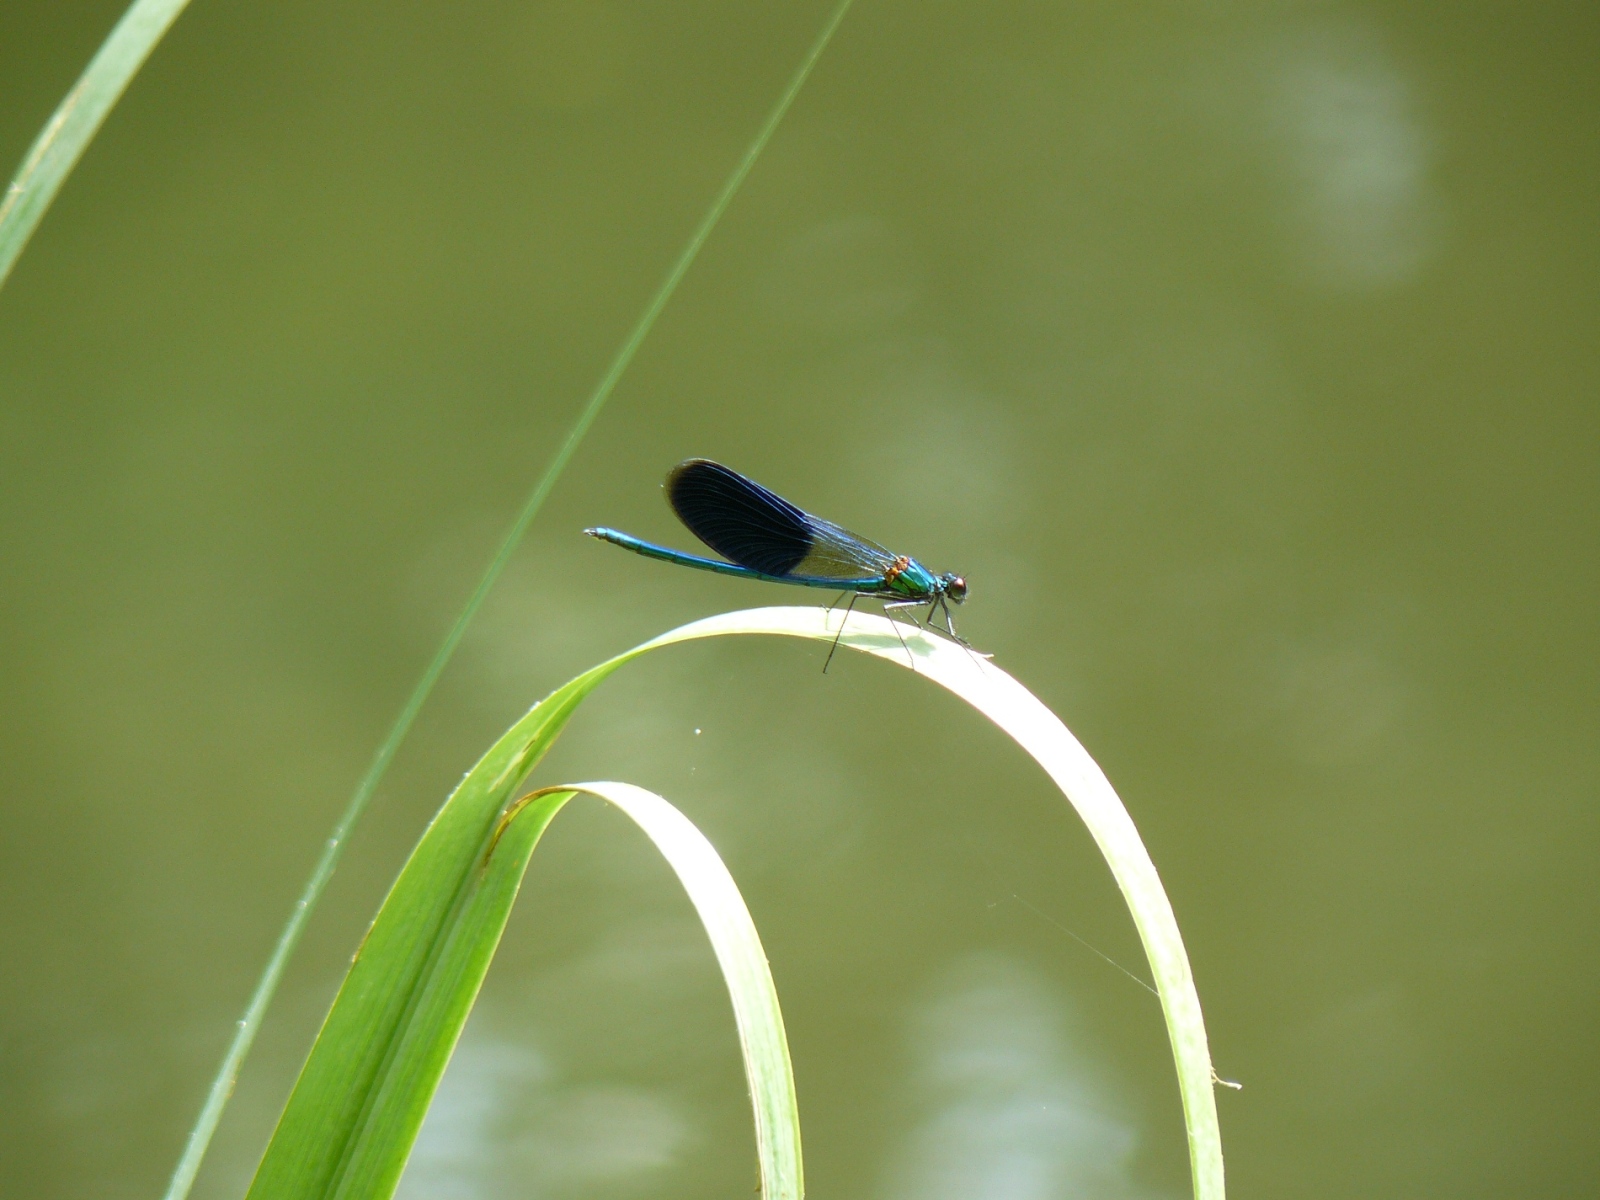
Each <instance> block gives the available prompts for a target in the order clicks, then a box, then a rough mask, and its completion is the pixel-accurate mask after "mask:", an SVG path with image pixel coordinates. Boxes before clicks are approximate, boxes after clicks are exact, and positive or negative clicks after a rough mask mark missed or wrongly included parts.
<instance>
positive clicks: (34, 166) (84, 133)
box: [0, 0, 189, 287]
mask: <svg viewBox="0 0 1600 1200" xmlns="http://www.w3.org/2000/svg"><path fill="white" fill-rule="evenodd" d="M188 5H189V0H134V3H133V4H132V5H131V6H130V7H129V8H128V11H127V12H125V13H123V14H122V20H120V21H118V22H117V25H116V28H115V29H113V30H112V31H111V35H110V36H109V37H107V38H106V40H105V41H104V43H102V44H101V46H100V50H99V52H98V53H96V54H95V56H94V58H92V59H91V60H90V61H89V65H88V66H87V67H86V68H84V72H83V74H82V75H80V76H79V77H78V82H77V83H75V84H73V85H72V90H71V91H70V92H68V93H67V95H66V98H65V99H63V100H62V101H61V104H60V106H59V107H57V109H56V111H55V112H54V113H52V114H51V116H50V120H49V121H48V122H46V123H45V127H44V128H43V129H42V130H40V132H39V136H38V137H37V138H35V139H34V142H33V145H32V146H30V147H29V148H28V153H27V154H26V155H25V156H24V157H23V160H22V165H21V166H20V167H18V168H17V174H16V177H15V178H13V179H12V181H11V186H10V187H9V188H7V189H6V196H5V199H4V200H3V201H0V287H4V286H5V281H6V277H7V276H9V275H10V274H11V268H12V265H13V264H15V263H16V261H17V256H18V255H20V254H21V253H22V251H23V248H24V247H25V246H27V244H28V239H29V238H31V237H32V236H33V231H34V230H35V229H37V228H38V227H39V222H40V221H42V220H43V219H44V214H45V212H46V210H47V209H49V207H50V202H51V201H52V200H54V199H55V198H56V193H57V192H59V191H60V190H61V185H62V184H63V183H65V182H66V179H67V176H68V175H70V174H71V173H72V168H73V167H75V166H77V165H78V160H79V159H80V158H82V157H83V152H84V150H86V149H87V148H88V146H89V143H90V141H92V140H93V138H94V135H95V134H96V133H98V132H99V130H100V126H101V125H102V124H103V123H104V121H105V119H106V115H107V114H108V113H110V111H111V109H112V108H113V106H115V104H116V103H117V101H118V100H119V99H121V98H122V93H123V92H124V91H125V90H127V87H128V84H129V83H130V82H131V81H132V79H133V77H134V76H135V75H137V74H138V73H139V68H140V67H142V66H144V60H145V59H147V58H149V57H150V52H151V51H152V50H154V49H155V48H156V43H157V42H159V41H160V40H161V39H162V37H163V36H164V35H165V34H166V32H167V30H168V29H170V28H171V27H172V23H173V22H174V21H176V20H177V19H178V16H179V14H181V13H182V12H183V10H184V9H185V8H187V7H188Z"/></svg>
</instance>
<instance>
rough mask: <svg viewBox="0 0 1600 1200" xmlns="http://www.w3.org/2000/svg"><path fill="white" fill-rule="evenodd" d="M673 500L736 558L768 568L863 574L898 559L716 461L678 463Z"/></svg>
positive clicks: (694, 526) (772, 571)
mask: <svg viewBox="0 0 1600 1200" xmlns="http://www.w3.org/2000/svg"><path fill="white" fill-rule="evenodd" d="M667 500H668V501H669V502H670V503H671V505H672V509H673V511H674V512H676V513H677V514H678V519H679V520H681V521H682V522H683V523H684V524H685V525H687V526H688V527H689V532H691V533H693V534H694V535H695V537H697V538H699V539H700V540H701V541H702V542H704V543H705V544H706V545H708V546H710V547H711V548H712V549H713V550H715V551H716V552H717V553H718V554H720V555H722V557H724V558H726V559H727V560H728V561H729V562H731V563H737V564H738V565H739V566H742V567H749V568H751V569H752V570H756V571H760V572H762V573H763V574H767V575H807V576H816V577H820V578H827V579H839V580H846V579H852V580H859V579H861V578H863V577H867V576H874V575H882V574H883V573H884V572H885V571H887V570H888V569H889V567H890V565H891V564H892V563H893V562H894V561H895V556H894V555H893V554H891V553H890V552H889V551H887V550H885V549H884V548H883V547H882V546H879V545H877V544H876V543H874V542H869V541H867V540H866V539H865V538H859V537H857V536H856V535H855V534H853V533H851V532H849V531H848V530H845V529H841V528H840V527H839V526H837V525H835V524H833V523H832V522H830V521H823V520H819V519H818V518H816V517H813V516H811V515H809V514H808V513H805V512H802V511H801V510H800V509H798V508H796V507H795V506H794V505H792V504H790V503H789V502H788V501H787V500H785V499H784V498H783V497H782V496H779V495H777V494H776V493H774V492H770V491H768V490H767V489H766V488H764V487H762V486H761V485H760V484H759V483H757V482H756V481H755V480H753V479H746V478H745V477H744V476H743V475H741V474H739V472H737V471H735V470H732V469H731V468H729V467H725V466H723V465H722V464H721V463H714V462H712V461H711V460H710V459H705V458H691V459H689V460H688V461H687V462H682V463H679V464H678V465H677V466H676V467H674V468H672V473H671V474H669V475H668V476H667Z"/></svg>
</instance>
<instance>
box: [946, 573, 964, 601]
mask: <svg viewBox="0 0 1600 1200" xmlns="http://www.w3.org/2000/svg"><path fill="white" fill-rule="evenodd" d="M944 594H945V595H946V596H949V597H950V599H951V600H953V601H955V603H957V604H960V603H961V602H962V601H963V600H965V599H966V598H967V581H966V580H965V579H963V578H962V577H961V576H960V575H946V576H945V577H944Z"/></svg>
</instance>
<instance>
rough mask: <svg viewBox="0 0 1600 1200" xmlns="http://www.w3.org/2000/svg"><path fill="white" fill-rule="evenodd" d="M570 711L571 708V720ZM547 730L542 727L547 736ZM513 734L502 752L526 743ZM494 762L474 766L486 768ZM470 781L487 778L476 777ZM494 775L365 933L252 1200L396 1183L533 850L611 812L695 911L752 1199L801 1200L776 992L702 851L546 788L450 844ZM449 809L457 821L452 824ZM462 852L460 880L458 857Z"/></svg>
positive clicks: (574, 788)
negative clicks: (756, 1167)
mask: <svg viewBox="0 0 1600 1200" xmlns="http://www.w3.org/2000/svg"><path fill="white" fill-rule="evenodd" d="M569 711H570V710H569ZM558 728H559V722H558V723H557V724H556V725H554V726H551V725H543V726H540V727H538V730H537V732H536V733H535V735H534V736H535V738H536V739H543V740H544V744H545V745H548V740H549V739H550V738H552V737H553V736H554V731H555V729H558ZM527 734H528V730H527V729H526V727H525V726H524V725H523V724H521V723H519V725H518V726H517V727H515V728H514V729H513V730H512V731H511V733H509V734H507V737H506V739H502V741H501V742H500V743H497V746H496V749H497V750H498V749H501V748H503V747H504V746H505V744H506V741H507V739H509V740H510V741H511V742H513V743H519V744H520V743H523V742H524V741H525V739H526V737H527ZM494 755H495V751H493V750H492V751H491V752H490V755H489V756H486V758H485V762H488V761H489V760H490V759H492V758H493V757H494ZM479 766H480V768H482V767H483V766H484V764H483V763H480V764H479ZM497 777H498V776H496V774H495V771H494V768H491V769H490V770H489V771H486V772H480V771H479V770H476V769H475V771H474V772H473V774H472V775H469V776H468V778H467V780H465V781H464V782H463V784H462V786H461V787H460V788H458V789H457V791H456V793H455V795H454V796H452V798H451V800H450V801H449V802H448V803H447V804H446V806H445V809H444V811H442V812H441V813H440V814H439V817H438V818H436V819H435V821H434V823H433V825H432V826H431V827H430V828H429V830H428V833H427V834H426V835H425V836H424V837H423V840H422V842H421V844H420V845H419V846H418V847H417V849H416V851H415V852H414V853H413V854H412V856H411V859H410V861H409V862H408V863H407V864H406V867H405V869H404V870H403V871H402V872H401V875H400V878H399V880H397V881H396V883H395V886H394V888H393V890H392V891H391V892H390V894H389V898H388V899H387V900H386V901H385V902H384V905H383V908H382V910H381V911H380V912H379V914H378V919H377V920H376V921H375V922H374V923H373V926H372V929H371V931H370V932H369V933H368V935H367V938H366V940H365V942H364V943H363V944H362V947H361V950H360V952H359V953H358V954H357V956H356V960H355V962H354V963H353V964H352V965H351V968H350V972H349V974H348V975H347V976H346V978H345V982H344V985H343V987H342V988H341V989H340V991H339V996H338V998H337V999H336V1000H335V1001H334V1006H333V1009H332V1010H331V1011H330V1012H329V1014H328V1018H327V1021H326V1022H325V1023H324V1025H323V1029H322V1032H321V1034H320V1035H319V1036H318V1038H317V1044H316V1046H315V1048H314V1049H313V1050H312V1053H311V1057H310V1058H309V1059H308V1060H307V1062H306V1066H305V1069H304V1070H303V1071H302V1073H301V1076H300V1080H299V1082H298V1083H297V1084H296V1085H295V1090H294V1094H293V1095H292V1096H291V1097H290V1101H289V1104H288V1106H287V1107H286V1108H285V1109H284V1113H283V1116H282V1118H281V1119H280V1121H279V1124H278V1129H277V1132H276V1133H275V1134H274V1135H273V1140H272V1144H271V1145H270V1146H269V1147H268V1150H267V1154H266V1156H265V1157H264V1158H263V1160H262V1163H261V1167H260V1170H259V1171H258V1172H257V1175H256V1179H255V1182H254V1183H253V1184H252V1186H251V1189H250V1195H251V1196H252V1197H257V1198H260V1197H291V1196H292V1197H296V1198H297V1200H298V1198H302V1197H357V1196H359V1197H363V1198H364V1200H366V1198H372V1200H381V1198H383V1197H387V1196H390V1195H391V1194H392V1193H393V1192H394V1189H395V1187H396V1186H397V1185H398V1183H399V1181H400V1176H401V1173H402V1172H403V1171H404V1169H405V1163H406V1159H407V1157H408V1156H409V1154H410V1152H411V1146H412V1144H413V1143H414V1142H415V1140H416V1136H417V1133H418V1131H419V1130H420V1129H421V1127H422V1122H423V1118H424V1117H425V1116H426V1113H427V1107H428V1104H429V1102H430V1101H431V1099H432V1097H433V1093H434V1091H435V1090H436V1088H437V1087H438V1084H439V1080H440V1078H441V1077H442V1076H443V1074H444V1070H445V1067H446V1066H447V1065H448V1062H449V1059H450V1054H451V1051H452V1050H453V1049H454V1047H455V1044H456V1040H457V1039H458V1038H459V1037H460V1034H461V1030H462V1027H463V1026H464V1025H465V1024H466V1020H467V1016H468V1013H469V1012H470V1011H471V1008H472V1004H473V1001H474V1000H475V999H476V997H477V994H478V989H479V988H480V987H481V986H482V983H483V978H484V975H485V973H486V972H487V971H488V968H489V962H490V960H491V959H492V958H493V956H494V951H495V948H496V947H497V946H498V945H499V942H500V937H501V934H502V933H503V932H504V930H505V924H506V920H507V918H508V916H509V915H510V912H511V906H512V903H513V902H514V901H515V899H516V895H517V889H518V887H519V886H520V885H521V881H522V878H523V874H524V872H525V871H526V869H527V865H528V860H529V857H530V856H531V855H532V853H533V850H534V848H535V846H536V845H537V843H538V841H539V838H540V836H541V835H542V834H543V832H544V830H545V828H546V827H548V825H549V824H550V822H551V820H552V819H554V817H555V815H556V814H557V813H558V812H560V811H561V809H562V807H564V806H565V805H566V803H567V801H568V800H569V799H571V798H572V796H573V795H575V794H578V793H588V794H591V795H595V796H599V797H601V798H603V799H605V800H608V801H610V802H611V803H612V804H614V805H615V806H616V807H617V808H619V809H621V810H622V811H623V812H624V813H626V814H627V815H628V816H629V817H631V818H632V819H633V821H634V822H635V823H636V824H637V825H638V826H639V827H640V828H641V829H643V830H644V832H645V833H646V834H647V835H649V837H650V839H651V840H652V841H653V842H654V843H655V845H656V848H657V849H659V850H660V851H661V853H662V855H663V856H664V857H665V858H666V859H667V861H668V863H669V864H670V865H671V866H672V868H673V870H674V871H675V872H676V873H677V875H678V878H679V880H680V881H681V882H682V883H683V886H684V889H685V891H686V892H687V893H688V894H689V898H690V900H691V901H692V902H693V903H694V906H695V910H696V912H697V913H699V915H700V918H701V921H702V923H703V924H704V925H705V929H706V933H707V935H708V936H709V938H710V940H711V945H712V949H713V951H714V952H715V954H716V957H717V962H718V964H719V965H720V966H721V968H722V972H723V977H724V979H725V980H726V982H727V985H728V994H729V997H730V999H731V1000H732V1002H733V1010H734V1017H735V1023H736V1025H737V1027H738V1031H739V1041H740V1048H741V1050H742V1052H743V1054H744V1059H745V1074H746V1079H747V1080H748V1082H749V1085H750V1096H751V1104H752V1107H753V1110H754V1114H755V1124H756V1147H757V1156H758V1160H759V1163H760V1168H761V1179H762V1194H763V1195H765V1196H770V1197H776V1198H778V1200H800V1197H801V1196H802V1194H803V1191H804V1188H803V1183H802V1176H801V1160H800V1121H799V1115H798V1107H797V1104H796V1100H795V1090H794V1075H793V1070H792V1068H791V1066H790V1061H789V1049H788V1043H787V1041H786V1039H785V1037H784V1032H783V1017H782V1014H781V1012H780V1011H779V1008H778V997H777V990H776V988H775V986H774V985H773V982H772V974H771V972H770V971H769V970H768V968H767V960H766V955H765V952H764V951H763V950H762V948H761V940H760V938H759V937H758V936H757V935H756V929H755V924H754V922H753V921H752V920H751V919H750V913H749V911H748V909H746V907H745V904H744V900H743V898H742V897H741V896H740V895H739V889H738V888H737V887H736V886H735V885H734V882H733V878H732V876H730V875H729V874H728V870H727V868H726V867H725V866H724V865H723V863H722V860H721V859H720V858H719V857H718V856H717V853H716V851H715V850H714V849H712V847H711V844H710V843H709V842H708V841H706V839H705V837H704V836H703V835H702V834H701V833H700V832H699V830H697V829H695V827H694V826H693V825H692V824H691V823H690V822H689V820H688V819H687V818H686V817H684V816H683V814H682V813H680V812H678V810H677V809H675V808H673V807H672V805H670V804H668V803H667V801H665V800H664V799H662V798H661V797H660V796H657V795H655V794H654V793H652V792H647V791H645V790H644V789H642V788H637V787H634V786H632V785H631V784H625V783H582V784H571V785H562V786H560V787H554V788H544V789H542V790H540V791H538V792H534V793H532V794H531V795H529V796H525V797H523V798H522V799H521V800H519V801H517V802H515V803H514V804H512V805H510V806H508V807H507V808H506V810H505V811H504V812H503V813H499V814H495V816H494V819H493V820H492V821H491V822H490V823H489V824H488V826H487V828H486V829H484V830H482V831H481V832H482V833H483V836H481V837H478V838H477V839H476V845H475V846H473V842H474V839H473V838H471V837H470V836H469V837H467V838H462V837H461V834H462V833H463V832H464V831H466V830H468V829H470V827H471V826H472V825H473V824H475V823H476V822H475V821H473V820H467V821H465V822H463V821H461V820H458V819H457V818H458V817H475V816H477V815H479V814H480V813H481V812H482V809H481V807H480V805H479V803H478V802H479V801H480V800H481V799H482V797H483V796H484V795H485V794H486V793H485V791H484V785H489V786H490V790H491V791H492V790H494V788H493V783H494V780H495V779H496V778H497ZM453 808H455V809H457V811H455V812H452V809H453ZM463 846H472V847H473V853H472V856H471V858H470V860H468V861H467V862H466V866H467V870H466V871H465V872H463V871H461V870H459V869H458V868H459V866H460V865H461V862H462V859H461V855H460V854H459V850H460V849H461V848H462V847H463Z"/></svg>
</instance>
